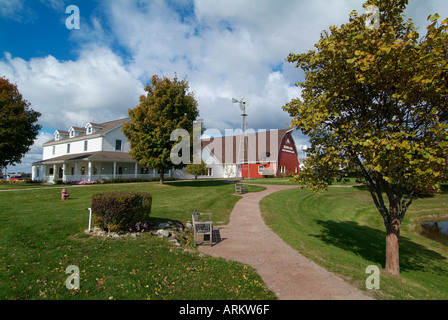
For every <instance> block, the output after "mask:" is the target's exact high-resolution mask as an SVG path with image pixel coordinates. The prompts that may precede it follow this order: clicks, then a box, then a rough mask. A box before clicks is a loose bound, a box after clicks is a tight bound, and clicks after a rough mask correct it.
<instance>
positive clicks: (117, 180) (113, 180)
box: [97, 177, 176, 183]
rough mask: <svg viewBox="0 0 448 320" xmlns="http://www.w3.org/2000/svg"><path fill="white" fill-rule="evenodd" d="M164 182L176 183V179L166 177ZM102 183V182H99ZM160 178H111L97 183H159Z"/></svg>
mask: <svg viewBox="0 0 448 320" xmlns="http://www.w3.org/2000/svg"><path fill="white" fill-rule="evenodd" d="M163 180H164V181H175V180H176V179H175V178H174V177H165V178H164V179H163ZM99 181H101V182H99ZM158 181H160V178H110V179H104V180H97V183H131V182H158Z"/></svg>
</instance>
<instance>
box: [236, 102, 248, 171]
mask: <svg viewBox="0 0 448 320" xmlns="http://www.w3.org/2000/svg"><path fill="white" fill-rule="evenodd" d="M232 103H239V105H240V109H241V111H242V114H241V116H242V117H243V121H242V123H241V130H242V131H243V133H242V135H241V138H240V145H239V148H238V155H237V170H238V172H241V178H243V179H244V178H245V177H249V172H250V171H249V161H248V157H249V148H248V137H247V108H248V107H249V100H248V99H246V98H242V99H241V100H237V99H235V98H232ZM237 176H238V174H237Z"/></svg>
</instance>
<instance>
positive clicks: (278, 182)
mask: <svg viewBox="0 0 448 320" xmlns="http://www.w3.org/2000/svg"><path fill="white" fill-rule="evenodd" d="M241 182H243V183H245V184H266V185H270V184H274V185H298V183H297V182H292V181H291V178H257V179H245V180H242V181H241ZM355 184H358V182H357V181H356V179H355V178H349V179H347V181H339V182H338V181H336V179H335V180H334V182H333V185H335V186H341V185H347V186H348V185H355Z"/></svg>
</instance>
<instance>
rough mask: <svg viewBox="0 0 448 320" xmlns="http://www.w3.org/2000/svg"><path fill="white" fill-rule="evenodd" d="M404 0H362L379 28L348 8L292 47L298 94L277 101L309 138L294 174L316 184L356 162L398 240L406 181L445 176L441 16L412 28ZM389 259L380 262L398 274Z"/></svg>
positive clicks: (446, 49) (409, 184)
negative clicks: (334, 22)
mask: <svg viewBox="0 0 448 320" xmlns="http://www.w3.org/2000/svg"><path fill="white" fill-rule="evenodd" d="M407 3H408V1H407V0H394V1H379V0H369V1H367V2H366V3H365V5H364V6H365V7H367V6H368V5H376V6H377V7H378V8H379V12H380V25H379V28H378V29H371V28H368V27H366V25H365V21H366V18H367V16H366V15H358V13H357V12H356V11H354V12H352V14H351V16H350V21H349V23H347V24H344V25H342V26H341V27H339V28H337V27H335V26H331V27H330V30H329V32H328V31H325V32H323V34H322V36H321V39H320V41H319V42H318V43H317V44H316V45H315V46H316V49H317V50H315V51H309V52H308V53H304V54H290V55H289V57H288V59H287V60H288V61H289V62H291V63H295V64H296V66H297V67H299V68H302V69H303V70H304V71H305V81H304V82H302V83H299V84H298V85H299V86H301V88H302V99H299V98H297V99H294V100H292V101H291V102H289V103H288V104H287V105H286V106H284V107H283V108H284V110H286V111H287V112H289V114H290V115H291V116H292V117H294V119H293V120H292V126H296V127H297V128H300V129H301V130H302V132H303V133H304V134H305V135H307V136H309V137H310V142H311V148H310V149H308V155H309V157H308V159H307V160H306V162H305V169H304V170H302V171H301V172H300V174H299V176H298V177H297V181H299V182H301V183H303V184H306V185H308V186H309V187H310V188H311V189H313V190H315V191H318V190H323V189H326V187H327V186H328V185H329V184H331V182H332V181H333V178H334V177H335V176H337V177H340V178H341V177H342V178H343V177H345V176H346V175H347V173H348V172H349V171H352V170H353V168H354V167H357V168H358V170H359V171H360V172H361V173H362V176H363V178H364V179H365V181H366V182H367V183H368V185H369V190H370V192H371V196H372V199H373V201H374V203H375V205H376V207H377V208H378V210H379V212H380V213H381V216H382V218H383V221H384V225H385V227H386V231H387V233H388V236H389V235H392V234H393V235H395V236H396V244H397V247H398V236H399V229H400V226H401V222H402V221H403V218H404V216H405V213H406V210H407V208H408V207H409V205H410V204H411V201H412V198H411V196H412V191H413V190H415V189H427V188H430V187H432V186H434V185H436V184H437V183H439V182H442V181H444V180H446V179H447V178H448V166H447V160H446V159H447V147H448V121H447V120H448V64H447V61H448V45H447V44H448V35H447V29H448V19H446V20H443V21H441V22H439V18H440V16H439V15H437V14H436V15H433V16H430V17H429V19H428V20H429V23H430V24H429V26H428V27H427V33H426V35H425V36H424V37H420V35H419V33H418V32H417V30H416V28H415V26H414V25H413V23H412V21H411V20H408V21H404V19H403V11H404V9H405V8H406V5H407ZM383 192H385V193H386V195H387V200H388V202H389V204H387V202H386V201H385V199H383ZM388 249H390V247H388ZM393 256H395V258H398V251H397V252H396V255H395V254H394V255H393ZM392 260H393V259H389V262H390V264H388V265H387V266H386V270H387V271H388V272H391V273H394V274H398V273H399V269H398V268H397V265H396V263H395V265H394V266H392V264H393V263H394V262H393V261H392ZM395 262H396V259H395Z"/></svg>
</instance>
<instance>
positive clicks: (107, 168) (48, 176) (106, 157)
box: [32, 151, 172, 182]
mask: <svg viewBox="0 0 448 320" xmlns="http://www.w3.org/2000/svg"><path fill="white" fill-rule="evenodd" d="M165 175H166V176H168V177H171V176H172V171H169V172H168V173H166V174H165ZM154 177H159V173H158V172H157V170H153V169H151V168H146V167H144V166H141V165H139V164H138V163H137V161H135V160H134V159H132V157H131V156H130V155H129V154H128V153H126V152H112V151H98V152H87V153H82V154H73V155H64V156H60V157H56V158H52V159H48V160H44V161H40V162H35V163H33V167H32V179H33V180H37V181H47V182H53V181H58V180H61V181H63V182H71V181H96V180H108V179H113V178H154Z"/></svg>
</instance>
